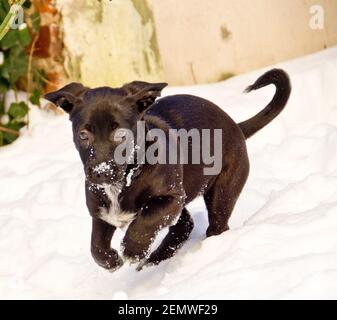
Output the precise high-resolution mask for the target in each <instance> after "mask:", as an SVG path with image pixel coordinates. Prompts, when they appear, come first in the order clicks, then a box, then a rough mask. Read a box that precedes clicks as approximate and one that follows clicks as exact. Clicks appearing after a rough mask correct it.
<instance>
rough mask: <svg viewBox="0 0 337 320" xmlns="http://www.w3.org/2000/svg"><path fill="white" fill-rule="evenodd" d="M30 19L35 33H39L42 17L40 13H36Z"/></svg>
mask: <svg viewBox="0 0 337 320" xmlns="http://www.w3.org/2000/svg"><path fill="white" fill-rule="evenodd" d="M30 19H31V21H32V27H33V28H32V29H33V33H38V32H39V31H40V26H41V15H40V13H39V12H38V11H36V12H34V13H33V14H31V15H30Z"/></svg>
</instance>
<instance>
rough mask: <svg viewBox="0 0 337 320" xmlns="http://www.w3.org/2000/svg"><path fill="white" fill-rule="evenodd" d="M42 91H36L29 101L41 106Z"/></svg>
mask: <svg viewBox="0 0 337 320" xmlns="http://www.w3.org/2000/svg"><path fill="white" fill-rule="evenodd" d="M41 95H42V91H41V90H40V89H34V90H33V92H32V95H31V96H30V98H29V101H30V102H31V103H32V104H35V105H36V106H40V99H41Z"/></svg>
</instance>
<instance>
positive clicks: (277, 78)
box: [238, 69, 291, 139]
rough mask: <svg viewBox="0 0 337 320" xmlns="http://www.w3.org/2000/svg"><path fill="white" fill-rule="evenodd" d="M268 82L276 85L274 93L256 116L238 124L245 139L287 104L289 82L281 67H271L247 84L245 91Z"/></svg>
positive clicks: (289, 88) (255, 88)
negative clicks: (254, 80)
mask: <svg viewBox="0 0 337 320" xmlns="http://www.w3.org/2000/svg"><path fill="white" fill-rule="evenodd" d="M270 84H274V85H275V86H276V92H275V95H274V97H273V99H272V100H271V101H270V103H269V104H268V105H267V106H266V107H265V108H264V109H263V110H262V111H261V112H259V113H258V114H257V115H256V116H254V117H252V118H250V119H248V120H246V121H244V122H241V123H239V124H238V125H239V127H240V129H241V130H242V132H243V134H244V135H245V137H246V139H248V138H250V137H251V136H252V135H253V134H255V133H256V132H257V131H259V130H260V129H262V128H263V127H264V126H266V125H267V124H268V123H269V122H271V121H272V120H273V119H274V118H276V117H277V116H278V115H279V114H280V112H281V111H282V110H283V109H284V107H285V106H286V104H287V101H288V99H289V96H290V92H291V84H290V79H289V77H288V75H287V73H286V72H285V71H283V70H281V69H272V70H270V71H268V72H266V73H265V74H264V75H262V76H261V77H260V78H258V79H257V80H256V82H255V83H254V84H252V85H251V86H249V87H248V88H247V89H246V90H245V92H250V91H252V90H257V89H260V88H262V87H265V86H268V85H270Z"/></svg>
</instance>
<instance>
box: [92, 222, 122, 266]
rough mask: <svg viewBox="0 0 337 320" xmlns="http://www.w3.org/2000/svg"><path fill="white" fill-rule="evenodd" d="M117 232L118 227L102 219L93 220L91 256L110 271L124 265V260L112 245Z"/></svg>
mask: <svg viewBox="0 0 337 320" xmlns="http://www.w3.org/2000/svg"><path fill="white" fill-rule="evenodd" d="M115 230H116V227H114V226H111V225H110V224H108V223H106V222H104V221H103V220H101V219H96V218H93V219H92V233H91V254H92V256H93V258H94V260H95V261H96V263H97V264H98V265H100V266H101V267H103V268H105V269H108V270H110V271H115V270H116V269H118V268H119V267H121V266H122V265H123V260H122V259H121V258H120V257H119V255H118V253H117V251H116V250H114V249H112V248H111V244H110V243H111V239H112V236H113V234H114V232H115Z"/></svg>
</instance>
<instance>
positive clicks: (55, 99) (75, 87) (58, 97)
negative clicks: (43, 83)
mask: <svg viewBox="0 0 337 320" xmlns="http://www.w3.org/2000/svg"><path fill="white" fill-rule="evenodd" d="M88 90H90V89H89V88H87V87H84V86H83V85H81V84H80V83H75V82H73V83H70V84H68V85H66V86H65V87H63V88H61V89H60V90H57V91H53V92H49V93H47V94H46V95H45V96H44V98H45V99H46V100H48V101H50V102H52V103H54V104H55V105H56V106H58V107H60V108H62V109H63V110H64V111H65V112H67V113H71V112H72V111H73V108H74V106H75V105H76V104H77V103H79V102H80V101H81V98H82V96H83V95H84V93H86V92H87V91H88Z"/></svg>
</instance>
